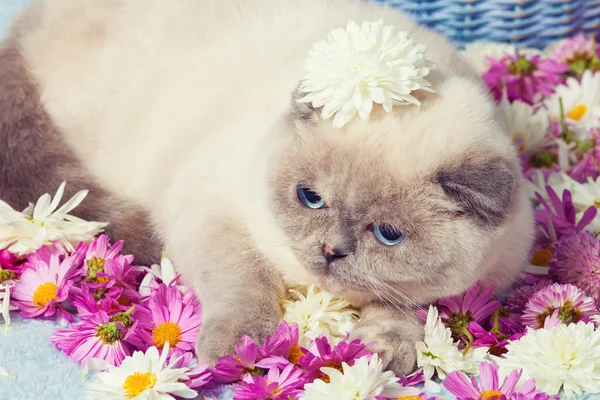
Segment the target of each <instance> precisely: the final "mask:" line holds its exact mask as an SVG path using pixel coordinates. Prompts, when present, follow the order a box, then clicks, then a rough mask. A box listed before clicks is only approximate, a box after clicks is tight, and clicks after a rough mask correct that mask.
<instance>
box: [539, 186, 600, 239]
mask: <svg viewBox="0 0 600 400" xmlns="http://www.w3.org/2000/svg"><path fill="white" fill-rule="evenodd" d="M546 191H547V193H548V197H549V198H550V202H551V203H552V205H550V204H549V203H548V202H547V201H546V199H544V197H543V196H542V195H540V194H539V193H536V194H535V196H536V197H537V198H538V200H539V201H540V203H541V204H542V206H543V207H544V209H543V210H535V221H536V222H537V224H538V225H540V226H541V227H543V228H545V230H546V232H547V233H550V232H551V231H552V232H554V233H555V235H556V238H557V239H560V238H561V237H562V236H564V235H568V234H571V233H573V232H577V231H582V230H583V228H585V227H586V226H587V225H588V224H589V223H590V222H592V221H593V220H594V218H595V217H596V214H597V212H598V209H597V208H596V207H595V206H590V207H589V208H588V209H587V210H585V212H584V213H583V216H582V217H581V220H580V221H579V222H577V217H576V211H575V206H574V205H573V199H572V196H571V192H570V191H569V190H565V191H563V194H562V200H561V199H560V198H559V197H558V195H557V194H556V192H555V191H554V189H552V188H551V187H550V186H546Z"/></svg>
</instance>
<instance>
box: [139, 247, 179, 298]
mask: <svg viewBox="0 0 600 400" xmlns="http://www.w3.org/2000/svg"><path fill="white" fill-rule="evenodd" d="M175 277H177V272H175V267H173V263H172V262H171V260H169V259H168V258H167V256H166V255H165V253H164V252H163V253H162V256H161V259H160V265H158V264H153V265H152V266H151V267H150V271H149V272H148V273H147V274H146V275H145V276H144V279H143V280H142V283H140V289H139V292H140V294H141V295H142V296H150V292H151V291H152V290H151V285H150V283H151V282H152V280H153V279H154V278H158V279H160V280H161V281H162V282H163V283H164V284H165V285H167V286H168V285H169V284H170V283H171V282H173V281H174V280H175ZM177 287H178V288H179V289H180V290H181V292H185V291H186V290H187V288H186V287H185V286H183V285H177Z"/></svg>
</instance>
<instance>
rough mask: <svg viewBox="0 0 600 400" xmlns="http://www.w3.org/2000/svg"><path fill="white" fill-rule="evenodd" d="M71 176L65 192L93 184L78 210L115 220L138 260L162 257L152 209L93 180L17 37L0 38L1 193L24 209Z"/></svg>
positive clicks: (114, 235)
mask: <svg viewBox="0 0 600 400" xmlns="http://www.w3.org/2000/svg"><path fill="white" fill-rule="evenodd" d="M62 181H67V185H66V189H65V198H66V199H68V198H69V197H70V196H72V195H73V194H75V192H77V191H78V190H81V189H89V195H88V197H87V198H86V199H85V200H84V202H83V203H82V204H81V205H80V206H79V207H78V208H76V209H75V210H74V212H73V215H76V216H79V217H81V218H84V219H88V220H95V221H106V222H110V223H111V225H109V226H108V227H107V229H106V233H107V234H108V235H109V236H110V237H111V239H112V240H119V239H123V240H124V241H125V247H124V252H127V253H130V254H133V255H134V256H135V257H136V262H137V263H139V264H148V263H150V262H154V261H157V260H160V252H161V242H160V240H159V239H158V237H157V235H156V234H155V233H154V230H153V228H152V226H151V224H150V219H149V216H148V214H147V213H146V212H145V211H144V210H142V209H140V208H139V207H137V206H135V205H133V204H130V203H127V202H124V201H122V200H121V199H119V198H118V197H116V196H115V195H113V194H112V193H110V192H108V191H107V190H105V189H103V188H102V187H100V186H99V185H98V184H97V183H95V182H94V180H93V178H92V177H91V176H90V174H89V173H88V172H87V171H86V170H85V168H84V167H83V165H82V164H81V162H80V161H79V160H78V159H77V157H76V156H75V154H74V153H73V152H72V151H71V150H70V149H69V148H68V147H67V145H66V143H65V142H64V140H63V138H62V137H61V136H60V134H59V133H58V131H57V130H56V128H55V126H54V125H53V124H52V122H51V121H50V119H49V117H48V115H47V114H46V112H45V110H44V109H43V106H42V104H41V102H40V96H39V93H38V90H37V87H36V85H35V83H34V82H33V80H32V77H31V76H30V75H29V73H28V72H27V67H26V65H25V63H24V60H23V58H22V56H21V54H20V53H19V50H18V49H17V47H16V45H15V43H14V41H12V40H10V39H9V40H7V41H5V42H3V43H0V199H2V200H3V201H5V202H7V203H8V204H10V205H11V206H12V207H13V208H15V209H19V210H20V209H23V208H25V207H26V206H27V204H28V202H29V201H35V200H37V198H38V197H39V196H40V195H42V194H44V193H51V194H54V192H55V191H56V189H57V188H58V186H59V185H60V183H61V182H62Z"/></svg>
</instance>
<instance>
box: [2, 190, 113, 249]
mask: <svg viewBox="0 0 600 400" xmlns="http://www.w3.org/2000/svg"><path fill="white" fill-rule="evenodd" d="M65 184H66V183H65V182H63V183H62V184H61V185H60V186H59V188H58V190H57V191H56V194H55V195H54V199H52V197H50V195H49V194H48V193H46V194H44V195H43V196H41V197H40V198H39V199H38V201H37V203H36V204H35V205H33V204H29V207H27V208H26V209H25V210H23V212H18V211H15V210H14V209H13V208H12V207H11V206H9V205H8V204H6V203H5V202H3V201H2V200H0V249H6V248H7V249H8V250H9V251H10V252H12V253H14V254H17V255H19V256H23V255H26V254H29V253H32V252H34V251H36V250H38V249H39V248H41V247H42V246H44V245H50V244H52V242H55V241H58V242H59V243H60V244H62V245H63V246H64V247H65V248H66V249H67V250H68V251H73V250H74V247H73V246H74V245H77V244H78V243H80V242H85V241H90V240H92V239H93V238H94V236H96V235H97V234H98V233H100V232H102V230H103V228H104V227H105V226H107V225H108V224H107V223H104V222H88V221H84V220H83V219H81V218H78V217H75V216H73V215H69V213H70V212H71V211H73V209H74V208H75V207H77V206H78V205H79V204H81V202H82V201H83V199H85V197H86V196H87V194H88V191H87V190H81V191H79V192H77V193H76V194H75V195H74V196H73V197H72V198H71V199H70V200H69V201H67V202H66V203H65V204H63V205H62V206H61V207H60V208H58V205H59V204H60V201H61V199H62V196H63V193H64V191H65Z"/></svg>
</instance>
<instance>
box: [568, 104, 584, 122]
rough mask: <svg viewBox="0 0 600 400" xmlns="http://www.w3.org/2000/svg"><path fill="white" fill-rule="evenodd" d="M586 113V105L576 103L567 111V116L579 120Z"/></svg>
mask: <svg viewBox="0 0 600 400" xmlns="http://www.w3.org/2000/svg"><path fill="white" fill-rule="evenodd" d="M586 113H587V107H586V106H585V104H577V105H576V106H575V107H573V109H572V110H571V111H569V114H567V116H568V117H569V118H570V119H572V120H574V121H579V120H580V119H581V118H583V117H584V115H585V114H586Z"/></svg>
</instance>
